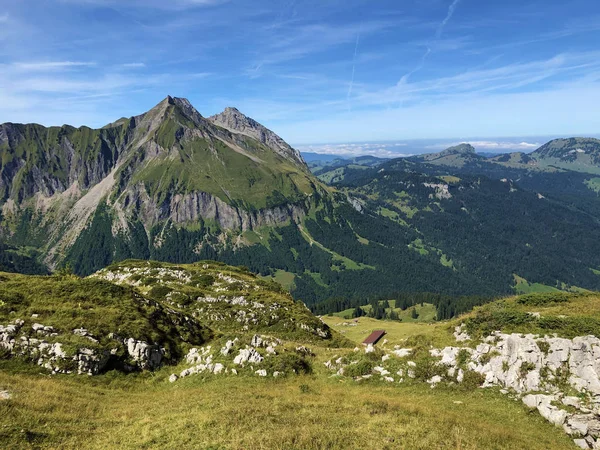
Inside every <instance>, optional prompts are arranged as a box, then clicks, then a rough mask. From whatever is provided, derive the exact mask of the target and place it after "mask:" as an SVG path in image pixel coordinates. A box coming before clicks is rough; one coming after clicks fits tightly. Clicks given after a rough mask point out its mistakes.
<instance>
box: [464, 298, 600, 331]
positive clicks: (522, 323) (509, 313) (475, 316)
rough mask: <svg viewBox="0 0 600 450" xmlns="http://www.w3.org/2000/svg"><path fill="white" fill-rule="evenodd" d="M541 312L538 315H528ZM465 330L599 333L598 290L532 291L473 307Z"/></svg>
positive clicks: (466, 318)
mask: <svg viewBox="0 0 600 450" xmlns="http://www.w3.org/2000/svg"><path fill="white" fill-rule="evenodd" d="M531 312H537V313H540V318H536V317H534V316H533V315H531V314H530V313H531ZM464 320H465V321H466V325H467V331H468V332H469V334H471V335H472V336H476V337H480V336H485V335H487V334H488V333H490V332H491V331H494V330H502V331H503V332H506V333H532V334H539V335H552V334H556V335H557V336H559V337H565V338H570V339H571V338H574V337H575V336H586V335H594V336H599V335H600V294H598V293H589V292H586V293H565V292H551V293H532V294H528V295H526V296H522V297H512V298H507V299H504V300H500V301H497V302H493V303H489V304H487V305H484V306H481V307H478V308H476V309H475V310H474V311H473V312H472V313H470V314H468V315H467V316H466V317H465V318H464Z"/></svg>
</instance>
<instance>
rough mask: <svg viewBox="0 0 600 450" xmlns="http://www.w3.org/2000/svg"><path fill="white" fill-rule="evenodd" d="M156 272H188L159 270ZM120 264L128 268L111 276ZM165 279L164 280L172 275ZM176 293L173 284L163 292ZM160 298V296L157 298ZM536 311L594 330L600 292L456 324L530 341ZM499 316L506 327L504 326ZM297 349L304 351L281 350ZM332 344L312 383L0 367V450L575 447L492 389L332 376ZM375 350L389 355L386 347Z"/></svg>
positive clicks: (441, 337)
mask: <svg viewBox="0 0 600 450" xmlns="http://www.w3.org/2000/svg"><path fill="white" fill-rule="evenodd" d="M148 264H149V265H150V268H151V269H152V268H153V267H152V265H153V264H155V263H147V262H141V261H129V262H127V263H125V266H126V267H128V268H129V271H130V272H131V270H132V269H134V268H136V267H137V268H139V267H142V268H144V267H147V266H148ZM206 264H208V263H206ZM161 266H165V267H169V268H171V269H176V268H178V267H181V266H176V265H163V264H162V263H161ZM118 267H123V265H115V266H113V267H112V269H110V270H115V269H116V268H118ZM184 267H185V266H184ZM194 267H198V265H197V266H189V268H190V269H189V270H192V269H193V268H194ZM199 267H202V271H203V272H202V274H196V275H195V276H193V283H194V284H195V285H197V286H204V287H203V288H204V289H206V288H210V285H209V283H208V281H210V280H208V278H209V275H210V273H209V272H211V271H214V270H217V269H219V267H220V270H221V271H226V272H227V273H228V275H229V276H231V277H234V278H240V279H241V280H250V278H251V276H250V275H248V274H247V273H246V272H245V271H244V270H243V269H240V268H235V267H229V266H224V265H220V264H218V263H210V264H208V267H206V268H205V267H204V265H203V264H202V265H199ZM162 276H163V278H165V277H169V273H167V274H166V275H165V274H164V273H163V275H162ZM247 277H248V278H247ZM255 282H256V283H258V285H259V286H262V287H264V288H267V287H268V286H267V285H263V284H261V283H266V282H264V281H260V280H256V281H255ZM3 283H6V281H5V282H3ZM0 284H2V283H0ZM175 284H177V282H176V281H175V280H171V283H167V285H169V286H175ZM164 285H165V284H164V283H163V284H162V286H164ZM156 287H161V285H160V284H158V285H156V284H155V285H154V286H153V287H152V289H154V288H156ZM180 287H183V286H180ZM155 290H156V291H157V295H158V294H160V293H159V292H158V291H159V290H160V289H155ZM280 301H283V300H280ZM389 306H390V307H394V306H395V303H394V302H393V301H390V305H389ZM417 310H418V311H419V312H420V316H421V319H422V320H425V319H427V320H431V319H432V318H433V314H434V313H435V309H434V308H433V305H428V304H424V305H423V307H421V306H420V305H417ZM531 310H535V311H540V312H541V314H542V318H544V317H549V318H552V317H554V318H556V317H558V316H561V315H565V316H566V318H567V319H573V321H572V322H570V323H571V325H573V324H577V323H578V322H577V320H579V319H583V318H585V319H586V320H591V321H592V322H593V321H594V320H600V295H598V294H589V293H586V294H570V293H558V294H557V293H552V294H531V295H529V296H522V297H513V298H509V299H505V300H503V301H499V302H495V303H492V304H488V305H485V306H483V307H481V308H479V309H478V310H477V311H475V312H473V313H471V314H470V315H468V316H467V317H463V318H461V319H460V320H466V321H467V322H468V323H469V321H470V323H471V327H470V328H471V331H473V330H474V331H475V332H476V331H477V326H479V329H480V330H481V329H482V328H483V326H484V325H486V322H484V321H481V320H479V321H477V320H476V319H477V318H478V317H480V318H482V317H483V318H484V319H489V318H493V319H495V320H496V323H495V324H494V326H499V327H500V328H501V329H505V330H511V329H512V330H516V331H518V332H525V331H532V330H535V328H532V327H531V324H532V323H535V324H537V325H535V326H537V327H538V328H539V323H538V322H539V321H537V319H532V320H528V321H523V323H522V324H519V322H518V321H517V322H514V321H512V320H511V318H514V317H516V318H517V319H519V318H521V319H522V318H523V317H531V316H529V315H527V312H529V311H531ZM482 311H483V314H482ZM498 312H499V313H500V314H499V315H498V314H496V313H498ZM509 313H510V314H509ZM407 314H410V308H409V309H408V310H407ZM502 318H508V319H509V320H507V321H505V322H503V323H501V322H499V320H500V319H502ZM322 320H323V321H324V322H325V323H326V324H327V325H329V326H330V327H331V328H332V329H334V330H336V331H338V332H339V333H341V334H342V335H343V336H344V337H345V338H346V339H348V340H349V341H351V343H353V344H354V345H359V346H360V344H359V343H360V342H362V340H364V338H365V337H366V336H367V335H368V334H370V333H371V332H372V331H373V330H375V329H385V330H386V332H387V334H386V336H385V339H387V340H388V342H387V343H386V344H385V347H386V348H387V349H390V348H392V346H394V345H399V346H402V347H415V346H417V347H419V346H420V348H422V349H424V351H426V352H428V349H429V348H430V345H433V346H435V347H438V348H440V347H443V346H447V345H455V344H456V342H455V340H454V338H453V336H452V332H453V329H454V326H455V325H456V323H457V322H458V321H457V320H454V321H450V322H433V323H425V322H407V321H403V322H397V321H379V320H375V319H371V318H367V317H361V318H360V319H358V320H357V322H356V323H357V325H356V326H348V325H346V326H342V325H341V324H342V323H343V322H345V320H344V319H342V318H340V317H336V316H326V317H323V318H322ZM549 323H552V322H549ZM593 323H595V322H593ZM599 323H600V322H599ZM521 325H523V327H521ZM474 327H475V329H474ZM520 327H521V328H520ZM552 331H556V329H554V330H552ZM579 331H580V330H579ZM560 334H561V333H560V330H559V335H560ZM219 339H221V340H223V339H225V337H222V338H218V339H217V340H216V341H214V342H213V343H214V345H215V347H216V348H219V345H220V344H219V342H220V341H219ZM294 345H297V344H294V343H293V342H288V343H287V344H286V346H292V347H293V346H294ZM331 345H332V342H330V341H314V342H313V344H311V345H310V347H311V349H312V351H313V352H314V353H315V354H316V356H315V357H314V358H311V360H312V369H313V370H312V373H311V374H305V375H298V376H294V375H289V376H287V377H284V378H272V377H269V378H259V377H255V376H250V375H249V372H251V370H248V371H243V372H241V374H240V375H238V376H237V377H236V376H233V375H218V376H214V375H195V376H190V377H188V378H183V379H180V380H178V381H177V382H176V383H169V382H168V380H167V379H168V377H169V375H170V374H171V373H172V372H173V371H175V372H177V371H178V368H179V367H178V368H174V367H168V366H167V367H164V368H162V369H160V370H158V371H156V372H143V373H138V374H129V375H124V374H121V373H117V372H113V371H111V372H108V373H106V374H103V375H99V376H96V377H85V376H74V375H54V376H49V375H46V374H42V373H40V371H41V369H40V368H39V367H36V366H32V365H27V364H25V363H22V362H21V361H19V360H18V359H11V360H1V359H0V389H2V390H5V389H6V390H8V391H9V392H10V393H11V395H12V398H11V399H10V400H5V401H0V446H1V447H2V448H5V449H27V448H61V449H71V448H73V449H74V448H86V449H113V448H115V449H117V448H118V449H130V448H131V449H133V448H181V449H188V448H190V449H192V448H203V449H246V448H248V449H249V448H252V449H290V448H302V449H322V448H331V449H337V448H344V449H359V448H360V449H362V448H381V449H396V448H402V449H431V448H436V449H479V448H486V449H549V448H552V449H562V448H565V449H567V448H573V444H572V441H571V440H570V438H569V437H568V436H566V435H565V434H564V433H563V431H562V430H561V429H560V428H556V427H553V426H552V425H550V424H549V423H548V422H546V421H545V420H544V419H543V418H542V417H541V416H540V415H539V414H537V413H532V412H531V411H530V410H529V409H528V408H526V407H525V406H524V405H523V404H522V403H521V402H520V401H515V400H512V399H511V398H509V397H507V396H505V395H502V394H500V393H499V391H498V390H496V389H465V388H464V387H462V386H456V385H454V386H452V385H440V386H438V387H437V388H436V389H431V388H430V387H429V385H427V384H425V383H420V382H417V381H411V382H405V383H393V384H388V383H385V382H382V381H378V380H376V379H371V380H364V381H362V382H360V383H359V382H356V381H354V380H352V379H351V378H348V377H344V378H338V377H331V372H330V371H329V370H327V369H326V368H325V366H324V364H323V363H324V362H325V361H327V360H331V359H335V358H337V357H338V355H344V354H345V353H349V352H350V353H352V352H351V351H350V350H349V349H335V348H329V347H331ZM377 347H378V348H381V347H383V343H380V344H378V346H377ZM65 399H68V401H65ZM515 430H518V433H517V432H515Z"/></svg>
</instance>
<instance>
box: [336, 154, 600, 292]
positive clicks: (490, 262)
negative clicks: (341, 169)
mask: <svg viewBox="0 0 600 450" xmlns="http://www.w3.org/2000/svg"><path fill="white" fill-rule="evenodd" d="M496 167H497V166H496ZM477 172H478V166H471V167H465V166H461V167H460V168H455V167H444V168H443V169H442V168H439V167H438V166H431V165H428V164H420V163H417V162H415V161H411V160H406V159H398V160H392V161H390V162H388V163H386V164H383V165H382V166H380V168H378V169H377V170H371V171H364V170H359V171H354V172H353V173H349V174H348V176H347V177H346V179H345V181H344V182H342V183H339V184H338V186H339V187H340V188H343V189H345V190H347V192H348V193H351V195H354V196H356V197H357V198H359V199H362V200H363V201H364V202H365V208H368V209H370V210H372V211H377V212H378V213H379V214H380V215H382V216H384V217H388V218H391V219H392V220H394V221H396V222H397V223H399V224H402V225H404V226H405V227H407V228H408V229H410V230H412V231H413V232H414V240H413V241H412V242H411V243H410V247H411V248H412V249H413V250H414V251H415V252H419V253H422V254H426V255H429V256H433V255H434V256H436V257H438V258H439V259H440V261H441V262H444V263H445V264H447V265H448V266H449V267H450V268H452V270H453V271H455V272H456V273H462V274H469V275H471V276H473V277H474V278H475V279H477V280H485V283H486V285H487V286H488V287H490V288H492V289H493V290H494V291H496V292H508V290H509V289H511V286H514V283H515V278H514V276H515V275H518V276H520V277H523V278H525V279H527V280H528V281H529V282H531V283H541V284H544V285H547V286H553V287H555V288H558V289H566V288H569V286H578V287H582V288H586V289H595V290H596V289H599V288H600V277H598V275H597V272H596V271H595V270H596V269H597V268H598V266H599V265H600V258H599V257H598V255H599V253H598V252H599V251H600V247H599V246H598V242H599V241H598V239H600V233H599V232H598V224H599V223H600V220H599V219H600V215H597V214H596V212H597V206H596V207H595V206H590V205H588V206H587V207H586V208H585V209H584V208H583V207H579V204H580V203H583V202H584V201H585V200H579V202H580V203H575V204H573V203H572V202H571V201H570V200H569V199H570V198H571V197H568V196H566V195H564V194H563V196H560V197H559V196H554V195H550V194H548V196H545V195H543V194H542V193H541V192H545V191H540V190H537V189H536V190H535V191H532V190H529V189H524V188H522V187H521V183H524V184H525V185H527V186H528V187H529V188H531V187H532V186H533V187H534V188H540V187H543V186H544V185H546V184H551V183H552V181H553V179H552V178H550V177H553V176H559V175H553V174H548V173H540V174H539V175H535V176H534V175H532V178H535V177H537V176H540V177H542V181H539V182H534V181H531V180H528V179H526V178H525V177H524V176H523V178H521V179H518V180H517V181H513V180H511V179H508V178H502V179H491V178H488V176H489V175H491V173H495V174H496V176H498V175H499V174H498V173H496V172H488V173H487V174H477ZM513 173H514V172H513ZM486 175H488V176H486ZM521 175H525V174H523V173H521ZM577 176H578V177H579V176H581V175H577ZM559 180H561V183H566V182H568V180H566V179H564V178H562V175H561V178H559ZM571 180H573V179H572V178H571ZM581 181H583V180H580V182H581ZM581 186H582V187H584V185H583V183H581ZM589 192H590V196H591V195H596V194H595V193H592V191H589ZM577 195H578V194H577V191H575V192H574V193H573V194H571V196H572V197H574V198H580V199H583V198H584V197H577ZM588 203H589V202H588ZM596 203H597V200H596Z"/></svg>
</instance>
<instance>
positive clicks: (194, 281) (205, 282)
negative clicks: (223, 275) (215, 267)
mask: <svg viewBox="0 0 600 450" xmlns="http://www.w3.org/2000/svg"><path fill="white" fill-rule="evenodd" d="M214 282H215V278H214V277H213V276H212V275H209V274H201V275H194V276H193V277H192V278H191V280H190V284H191V285H193V286H196V287H201V288H202V287H209V286H212V284H213V283H214Z"/></svg>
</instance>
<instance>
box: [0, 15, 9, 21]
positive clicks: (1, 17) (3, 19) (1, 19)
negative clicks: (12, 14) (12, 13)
mask: <svg viewBox="0 0 600 450" xmlns="http://www.w3.org/2000/svg"><path fill="white" fill-rule="evenodd" d="M6 22H8V14H2V15H0V23H6Z"/></svg>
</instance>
